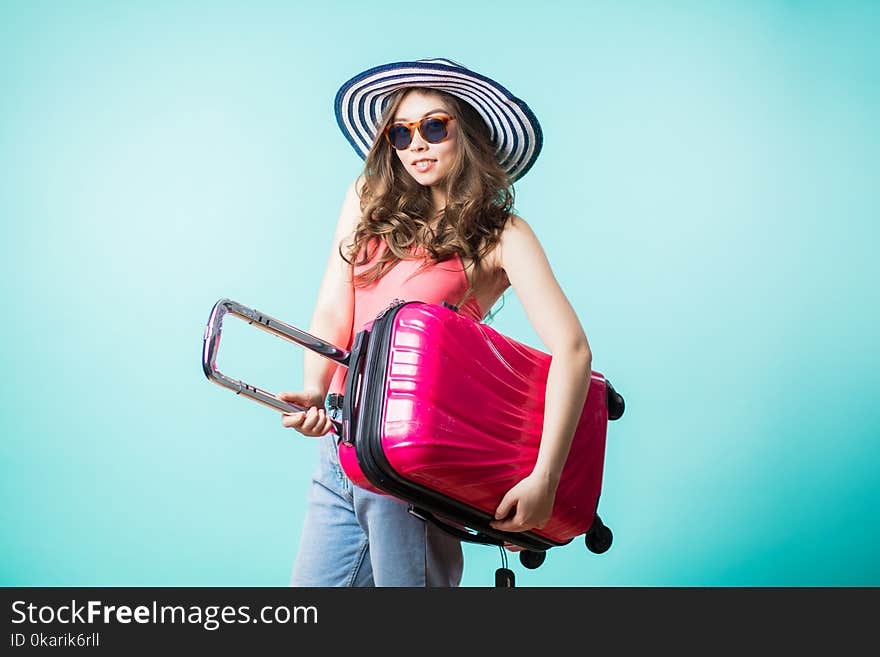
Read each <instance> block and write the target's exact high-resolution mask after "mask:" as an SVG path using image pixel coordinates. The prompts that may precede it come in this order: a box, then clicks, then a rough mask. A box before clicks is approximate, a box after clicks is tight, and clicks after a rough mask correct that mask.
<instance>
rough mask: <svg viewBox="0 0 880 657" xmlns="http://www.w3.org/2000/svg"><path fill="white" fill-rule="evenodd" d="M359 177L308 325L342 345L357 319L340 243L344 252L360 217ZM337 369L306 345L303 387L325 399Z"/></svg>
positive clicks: (349, 271) (344, 210)
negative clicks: (340, 251)
mask: <svg viewBox="0 0 880 657" xmlns="http://www.w3.org/2000/svg"><path fill="white" fill-rule="evenodd" d="M359 180H360V179H358V180H356V181H355V182H353V183H352V184H351V185H349V187H348V190H346V193H345V199H344V200H343V203H342V210H341V211H340V213H339V220H338V221H337V224H336V233H335V235H334V238H333V245H332V246H331V248H330V255H329V256H328V258H327V265H326V267H325V269H324V277H323V278H322V280H321V285H320V287H319V288H318V299H317V301H316V302H315V309H314V311H313V313H312V321H311V323H310V324H309V328H308V332H309V333H311V334H312V335H314V336H316V337H319V338H321V339H323V340H326V341H327V342H330V343H332V344H335V345H338V346H341V347H345V346H346V345H347V344H348V339H349V337H351V325H352V322H353V321H354V287H353V284H352V267H351V265H350V264H348V263H347V262H345V260H343V259H342V258H341V257H340V255H339V247H340V245H342V246H343V252H345V250H346V249H347V247H348V245H349V244H350V242H351V238H352V237H353V235H354V231H355V228H356V227H357V223H358V221H359V220H360V217H361V207H360V196H359V195H358V184H359ZM335 370H336V364H335V363H334V362H333V361H330V360H328V359H326V358H324V357H323V356H320V355H319V354H316V353H314V352H313V351H310V350H308V349H307V350H306V352H305V356H304V361H303V388H304V389H305V390H309V391H311V392H315V393H318V394H320V395H321V398H322V399H323V397H325V396H326V394H327V388H328V387H329V386H330V379H331V378H332V377H333V372H334V371H335Z"/></svg>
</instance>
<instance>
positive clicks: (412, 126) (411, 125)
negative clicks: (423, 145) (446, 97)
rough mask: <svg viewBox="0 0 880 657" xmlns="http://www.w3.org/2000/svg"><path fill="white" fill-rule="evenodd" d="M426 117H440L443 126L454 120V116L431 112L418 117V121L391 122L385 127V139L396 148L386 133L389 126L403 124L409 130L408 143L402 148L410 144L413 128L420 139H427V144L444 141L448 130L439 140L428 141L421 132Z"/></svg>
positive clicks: (389, 128)
mask: <svg viewBox="0 0 880 657" xmlns="http://www.w3.org/2000/svg"><path fill="white" fill-rule="evenodd" d="M428 119H440V120H441V121H443V126H444V127H446V126H447V125H448V124H449V122H450V121H455V117H454V116H446V115H445V114H431V115H430V116H426V117H424V118H423V119H419V120H418V121H413V122H412V123H402V122H400V121H398V122H397V123H392V124H391V125H389V126H388V127H386V128H385V130H384V134H385V139H386V141H387V142H388V143H389V144H391V147H392V148H397V147H396V146H395V145H394V144H392V143H391V137H389V136H388V133H389V132H390V131H391V128H394V127H396V126H401V125H402V126H404V127H405V128H407V129H408V130H409V144H407V145H406V146H404V147H403V148H409V146H410V144H412V139H413V135H414V134H415V132H414V131H415V130H418V131H419V134H420V135H422V139H424V140H425V141H427V142H428V143H429V144H440V143H442V142H444V141H446V140H447V139H448V138H449V130H447V131H446V136H445V137H444V138H443V139H441V140H440V141H430V140H429V139H428V138H427V137H425V135H423V134H422V123H423V122H424V121H427V120H428ZM403 148H398V149H397V150H403Z"/></svg>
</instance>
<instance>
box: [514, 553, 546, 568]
mask: <svg viewBox="0 0 880 657" xmlns="http://www.w3.org/2000/svg"><path fill="white" fill-rule="evenodd" d="M546 558H547V553H546V552H544V551H539V550H523V551H521V552H520V553H519V562H520V563H521V564H522V565H523V566H525V567H526V568H531V569H532V570H534V569H535V568H537V567H538V566H540V565H541V564H542V563H544V559H546Z"/></svg>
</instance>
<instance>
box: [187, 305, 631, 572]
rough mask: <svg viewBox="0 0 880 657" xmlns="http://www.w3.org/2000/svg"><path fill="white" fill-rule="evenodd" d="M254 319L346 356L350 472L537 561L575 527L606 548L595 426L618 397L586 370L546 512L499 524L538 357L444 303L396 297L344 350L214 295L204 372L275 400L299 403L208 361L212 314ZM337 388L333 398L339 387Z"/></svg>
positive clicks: (539, 370) (360, 481)
mask: <svg viewBox="0 0 880 657" xmlns="http://www.w3.org/2000/svg"><path fill="white" fill-rule="evenodd" d="M228 311H232V312H233V314H236V315H238V316H240V317H243V318H245V319H248V320H249V321H250V322H251V323H255V325H256V326H259V327H260V328H263V329H264V330H268V331H270V332H272V333H274V334H276V335H279V336H280V337H283V338H285V339H288V340H291V341H293V342H296V343H298V344H300V345H302V346H305V347H307V348H309V349H312V350H314V351H316V352H318V353H321V354H322V355H324V356H325V357H327V358H330V359H332V360H334V361H336V362H338V363H340V364H342V365H344V366H346V367H348V370H349V371H348V377H347V381H346V390H345V394H344V395H343V396H332V395H331V398H332V399H330V400H329V404H330V406H331V407H332V408H331V410H338V411H340V413H338V415H337V416H336V417H337V419H339V417H338V416H339V415H341V421H338V422H335V423H334V433H336V434H337V436H338V452H339V459H340V464H341V465H342V467H343V469H344V470H345V472H346V474H348V476H349V477H350V479H351V480H352V482H353V483H354V484H356V485H358V486H361V487H363V488H367V489H370V490H373V491H375V492H378V493H381V494H386V495H391V496H394V497H396V498H398V499H401V500H403V501H404V502H406V503H408V505H409V509H410V511H411V512H412V513H414V514H415V515H417V516H419V517H422V518H424V519H425V520H426V521H430V522H433V523H435V524H437V525H438V526H440V527H442V528H443V529H444V530H446V531H448V532H449V533H452V534H453V535H455V536H457V537H459V538H460V539H462V540H466V541H470V542H475V543H483V544H487V545H501V544H503V543H510V544H513V545H515V546H519V547H522V548H525V550H524V551H522V552H521V553H520V560H521V561H522V563H523V564H524V565H525V566H527V567H529V568H536V567H538V566H539V565H540V564H541V563H542V562H543V561H544V557H545V554H546V551H547V550H548V549H549V548H551V547H555V546H560V545H564V544H566V543H568V542H570V541H571V540H572V539H573V538H575V537H577V536H580V535H584V537H585V542H586V545H587V547H588V549H589V550H590V551H592V552H594V553H602V552H604V551H606V550H607V549H608V548H609V547H610V545H611V540H612V534H611V530H610V529H609V528H608V527H606V526H605V525H604V523H603V522H602V520H601V519H600V517H599V516H598V514H597V506H598V501H599V496H600V493H601V488H602V474H603V466H604V458H605V438H606V428H607V424H608V421H609V420H615V419H617V418H619V417H620V416H621V415H622V413H623V409H624V402H623V398H622V397H621V396H620V395H619V394H618V393H617V392H616V391H615V390H614V388H613V387H612V386H611V384H610V382H609V381H607V380H606V379H605V377H604V376H603V375H602V374H600V373H599V372H595V371H594V372H593V373H592V376H591V380H590V388H589V392H588V395H587V400H586V403H585V405H584V410H583V414H582V415H581V419H580V422H579V423H578V425H577V428H576V430H575V435H574V439H573V441H572V445H571V449H570V452H569V456H568V459H567V461H566V465H565V467H564V469H563V472H562V476H561V479H560V483H559V487H558V489H557V495H556V502H555V505H554V508H553V514H552V516H551V519H550V521H549V522H548V523H547V524H546V525H545V526H544V527H543V528H541V529H534V530H531V531H526V532H504V531H499V530H496V529H493V528H492V527H490V526H489V521H490V520H492V519H493V518H494V512H495V509H496V507H497V506H498V504H499V503H500V501H501V498H502V497H503V495H504V493H505V492H507V490H509V489H510V488H511V487H512V486H513V485H514V484H515V483H517V482H518V481H519V480H520V479H522V478H523V477H524V476H526V475H527V474H528V473H529V472H531V469H532V466H533V464H534V462H535V459H536V457H537V452H538V446H539V443H540V438H541V429H542V422H543V413H544V400H545V390H546V379H547V371H548V368H549V366H550V355H549V354H547V353H544V352H542V351H540V350H537V349H534V348H532V347H529V346H528V345H525V344H523V343H520V342H518V341H516V340H513V339H511V338H509V337H507V336H504V335H502V334H501V333H499V332H498V331H496V330H494V329H493V328H491V327H490V326H488V325H486V324H482V323H478V322H475V321H473V320H471V319H470V318H468V317H465V316H464V315H461V314H459V313H458V312H457V310H456V309H455V308H454V307H452V306H447V305H446V304H440V305H438V304H427V303H421V302H417V301H409V302H403V301H401V302H396V303H394V304H392V305H391V306H389V307H388V308H386V309H385V310H384V311H383V312H382V313H380V315H379V316H378V317H376V318H375V319H374V320H373V321H372V322H371V323H369V324H368V325H367V326H365V327H364V328H363V330H362V331H360V332H359V333H358V334H357V335H356V337H355V340H354V343H353V345H352V348H351V351H350V352H349V351H346V350H344V349H340V348H339V347H336V346H334V345H330V344H327V343H325V342H323V341H322V340H320V339H318V338H315V337H314V336H311V335H309V334H307V333H304V332H302V331H300V330H299V329H296V328H294V327H291V326H289V325H287V324H284V323H283V322H279V321H278V320H276V319H274V318H272V317H270V316H268V315H265V314H264V313H260V312H258V311H255V310H252V309H249V308H247V307H245V306H241V305H240V304H236V303H235V302H232V301H230V300H228V299H224V300H221V301H219V302H218V303H217V304H215V307H214V310H213V311H212V315H211V318H212V319H211V321H209V325H208V329H207V330H206V333H205V343H204V350H203V368H204V371H205V373H206V375H207V376H208V378H209V379H211V380H213V381H215V382H216V383H219V384H221V385H224V386H225V387H228V388H231V389H233V390H235V391H236V392H237V393H245V394H246V396H249V397H251V398H253V399H255V400H256V401H259V402H261V403H264V404H266V405H268V406H272V407H274V408H276V409H278V410H282V411H287V412H290V411H296V410H301V409H297V408H295V407H292V405H290V404H287V403H286V402H282V401H280V400H278V399H277V398H275V397H274V395H271V394H270V393H266V392H265V391H261V390H259V389H257V388H254V387H253V386H250V385H248V384H245V383H243V382H240V381H236V380H234V379H229V378H228V377H224V376H223V375H220V374H219V372H217V371H216V367H215V366H214V359H215V357H216V349H217V346H218V344H219V334H220V324H221V322H222V316H223V314H225V313H226V312H228ZM340 397H341V398H340Z"/></svg>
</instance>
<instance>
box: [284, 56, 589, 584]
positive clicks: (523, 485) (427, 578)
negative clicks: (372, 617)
mask: <svg viewBox="0 0 880 657" xmlns="http://www.w3.org/2000/svg"><path fill="white" fill-rule="evenodd" d="M336 116H337V120H338V122H339V125H340V128H341V129H342V131H343V133H344V134H345V136H346V137H347V138H348V140H349V142H350V143H351V144H352V146H353V147H354V148H355V150H356V151H357V152H358V154H359V155H360V156H361V157H363V158H365V163H364V169H363V174H362V175H361V176H359V177H358V178H357V180H355V181H354V182H352V183H351V184H350V186H349V187H348V191H347V193H346V195H345V200H344V202H343V204H342V210H341V213H340V216H339V221H338V224H337V227H336V233H335V238H334V241H333V248H332V249H331V253H330V257H329V260H328V262H327V265H326V269H325V272H324V276H323V279H322V282H321V286H320V290H319V293H318V300H317V304H316V307H315V310H314V314H313V317H312V322H311V324H310V327H309V329H308V331H309V333H312V334H314V335H316V336H319V337H321V338H323V339H325V340H327V341H328V342H331V343H334V344H339V345H347V347H348V348H350V347H351V344H352V342H353V339H354V336H355V335H356V334H357V332H358V331H359V330H360V329H361V327H362V326H363V325H364V324H365V323H366V322H368V321H370V320H372V319H373V318H374V317H375V316H376V315H377V314H378V313H379V312H380V311H381V310H382V309H383V308H384V307H385V306H387V305H388V303H389V302H391V301H392V300H394V299H404V300H407V299H409V300H418V301H424V302H428V303H440V302H441V301H446V302H448V303H451V304H453V305H456V306H458V307H459V309H460V312H462V313H464V314H465V315H467V316H470V317H471V318H473V319H474V320H476V321H481V320H482V319H484V316H485V311H486V309H489V308H492V307H493V306H494V304H495V302H496V301H497V300H498V299H499V298H500V297H501V295H502V294H503V293H504V291H505V290H507V289H508V288H509V287H512V288H513V290H514V291H515V292H516V294H517V296H518V298H519V299H520V301H521V303H522V306H523V308H524V310H525V312H526V314H527V316H528V318H529V320H530V321H531V323H532V325H533V326H534V328H535V331H536V333H537V334H538V336H539V338H540V339H541V341H542V342H543V344H544V346H545V347H546V349H547V350H548V351H549V353H550V354H551V355H552V360H551V366H550V370H549V374H548V380H547V392H546V407H545V418H544V425H543V432H542V438H541V444H540V449H539V453H538V458H537V461H536V463H535V466H534V469H533V471H532V472H531V474H529V475H528V476H527V477H525V478H524V479H522V480H521V481H520V482H519V483H517V484H516V485H515V486H513V487H512V488H511V489H510V490H509V491H508V492H507V494H506V495H504V497H503V499H502V500H501V502H500V504H499V505H498V508H497V510H496V513H495V518H496V520H495V522H494V523H493V526H495V527H496V528H498V529H501V530H506V531H526V530H528V529H532V528H540V527H541V526H542V525H543V524H544V523H545V522H546V521H547V520H548V519H549V518H550V515H551V511H552V509H553V502H554V499H555V495H556V487H557V484H558V482H559V477H560V473H561V471H562V467H563V465H564V463H565V459H566V457H567V455H568V451H569V446H570V444H571V439H572V436H573V434H574V430H575V427H576V425H577V421H578V419H579V417H580V414H581V411H582V409H583V406H584V402H585V399H586V395H587V390H588V386H589V380H590V371H591V354H590V347H589V343H588V342H587V338H586V336H585V334H584V330H583V328H582V327H581V324H580V322H579V320H578V317H577V315H576V313H575V311H574V309H573V308H572V306H571V304H570V303H569V301H568V299H567V298H566V296H565V294H564V293H563V291H562V289H561V288H560V286H559V284H558V282H557V280H556V278H555V277H554V275H553V272H552V270H551V267H550V264H549V263H548V261H547V258H546V256H545V254H544V250H543V249H542V247H541V244H540V243H539V241H538V239H537V237H536V236H535V233H534V232H533V231H532V229H531V227H530V226H529V224H528V223H527V222H526V221H525V219H523V218H522V217H520V216H517V215H516V214H514V213H513V211H512V206H513V183H514V182H515V181H516V180H517V179H519V178H520V177H522V175H524V174H525V173H526V172H527V171H528V169H529V168H531V166H532V164H533V163H534V161H535V159H536V158H537V156H538V153H539V152H540V149H541V139H542V136H541V129H540V125H539V124H538V121H537V119H536V118H535V116H534V114H533V113H532V111H531V110H530V109H529V107H528V106H527V105H526V104H525V103H524V102H523V101H521V100H520V99H518V98H516V97H514V96H513V95H512V94H510V92H508V91H507V90H506V89H505V88H504V87H502V86H501V85H500V84H498V83H497V82H494V81H493V80H491V79H489V78H487V77H485V76H482V75H480V74H478V73H475V72H473V71H470V70H468V69H467V68H465V67H463V66H460V65H459V64H456V63H454V62H451V61H449V60H444V59H435V60H419V61H415V62H400V63H393V64H388V65H385V66H379V67H376V68H373V69H370V70H368V71H365V72H364V73H361V74H360V75H357V76H355V77H353V78H352V79H351V80H349V81H348V82H346V83H345V84H344V85H343V86H342V87H341V88H340V90H339V92H338V93H337V96H336ZM345 376H346V369H345V368H343V367H337V366H336V365H335V364H334V363H332V362H331V361H328V360H326V359H324V358H321V357H320V356H318V355H316V354H313V353H311V352H306V355H305V362H304V377H303V378H304V381H303V388H302V389H301V390H299V391H295V392H284V393H280V394H279V397H280V398H282V399H284V400H286V401H289V402H293V403H296V404H298V405H300V406H303V407H305V408H308V409H309V410H308V411H307V412H303V413H293V414H285V415H283V416H282V424H283V426H284V427H292V428H294V429H296V430H297V431H298V432H299V433H301V434H303V435H306V436H314V437H320V438H321V449H320V462H319V466H318V468H317V470H316V472H315V476H314V478H313V481H312V486H311V489H310V493H309V506H308V511H307V513H306V519H305V525H304V527H303V532H302V536H301V542H300V546H299V551H298V554H297V558H296V562H295V565H294V568H293V575H292V579H291V584H292V585H293V586H457V585H459V583H460V580H461V574H462V568H463V560H462V550H461V545H460V543H459V541H458V540H457V539H455V538H453V537H451V536H450V535H448V534H446V533H444V532H443V531H441V530H439V529H438V528H436V527H434V526H433V525H432V524H431V523H426V522H424V521H422V520H420V519H418V518H416V517H415V516H413V515H411V514H409V513H408V512H407V507H406V505H405V504H404V503H403V502H401V501H399V500H397V499H394V498H392V497H390V496H384V495H378V494H375V493H372V492H370V491H367V490H364V489H361V488H358V487H356V486H353V485H352V484H351V482H350V481H349V480H348V478H347V477H346V475H345V473H344V472H343V471H342V469H341V468H340V466H339V462H338V459H337V455H336V442H335V435H334V434H333V433H332V432H331V431H330V429H331V423H330V418H329V417H328V415H327V410H325V397H326V396H327V395H328V393H342V391H343V389H344V382H345Z"/></svg>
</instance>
